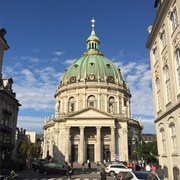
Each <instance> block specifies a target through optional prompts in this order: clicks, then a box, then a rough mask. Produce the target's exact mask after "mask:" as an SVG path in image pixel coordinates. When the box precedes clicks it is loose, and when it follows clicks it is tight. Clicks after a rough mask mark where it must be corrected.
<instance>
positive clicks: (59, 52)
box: [53, 51, 64, 56]
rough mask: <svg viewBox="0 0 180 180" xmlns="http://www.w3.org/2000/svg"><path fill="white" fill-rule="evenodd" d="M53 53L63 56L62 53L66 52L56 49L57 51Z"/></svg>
mask: <svg viewBox="0 0 180 180" xmlns="http://www.w3.org/2000/svg"><path fill="white" fill-rule="evenodd" d="M53 54H55V55H57V56H61V55H63V54H64V52H62V51H56V52H54V53H53Z"/></svg>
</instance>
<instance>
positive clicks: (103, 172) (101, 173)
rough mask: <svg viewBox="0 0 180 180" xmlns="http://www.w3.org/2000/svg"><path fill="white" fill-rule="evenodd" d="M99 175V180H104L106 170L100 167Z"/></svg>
mask: <svg viewBox="0 0 180 180" xmlns="http://www.w3.org/2000/svg"><path fill="white" fill-rule="evenodd" d="M100 175H101V180H106V171H105V170H104V168H102V169H101V172H100Z"/></svg>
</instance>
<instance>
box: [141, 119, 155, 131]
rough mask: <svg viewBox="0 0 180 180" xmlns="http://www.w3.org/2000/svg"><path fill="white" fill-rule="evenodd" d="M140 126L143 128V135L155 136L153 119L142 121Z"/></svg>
mask: <svg viewBox="0 0 180 180" xmlns="http://www.w3.org/2000/svg"><path fill="white" fill-rule="evenodd" d="M142 125H143V126H144V129H143V131H142V133H143V134H156V128H155V123H154V120H153V119H144V120H142Z"/></svg>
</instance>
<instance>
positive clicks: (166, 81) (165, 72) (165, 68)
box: [164, 66, 171, 103]
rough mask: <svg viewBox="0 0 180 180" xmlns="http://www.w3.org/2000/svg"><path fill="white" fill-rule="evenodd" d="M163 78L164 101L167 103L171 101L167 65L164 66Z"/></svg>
mask: <svg viewBox="0 0 180 180" xmlns="http://www.w3.org/2000/svg"><path fill="white" fill-rule="evenodd" d="M164 79H165V86H166V101H167V103H169V102H170V101H171V83H170V76H169V68H168V66H165V67H164Z"/></svg>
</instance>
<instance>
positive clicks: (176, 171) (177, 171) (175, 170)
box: [173, 167, 179, 180]
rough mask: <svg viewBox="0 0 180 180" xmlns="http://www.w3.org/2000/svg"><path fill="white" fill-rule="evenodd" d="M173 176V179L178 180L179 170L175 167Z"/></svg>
mask: <svg viewBox="0 0 180 180" xmlns="http://www.w3.org/2000/svg"><path fill="white" fill-rule="evenodd" d="M173 176H174V179H176V180H177V179H179V178H178V176H179V169H178V168H177V167H174V168H173Z"/></svg>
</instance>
